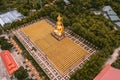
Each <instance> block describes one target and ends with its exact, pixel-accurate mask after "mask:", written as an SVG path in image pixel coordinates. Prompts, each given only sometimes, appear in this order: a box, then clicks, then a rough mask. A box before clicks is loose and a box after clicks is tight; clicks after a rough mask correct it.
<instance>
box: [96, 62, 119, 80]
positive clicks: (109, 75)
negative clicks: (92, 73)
mask: <svg viewBox="0 0 120 80" xmlns="http://www.w3.org/2000/svg"><path fill="white" fill-rule="evenodd" d="M94 80H120V70H119V69H116V68H113V67H112V66H111V65H109V64H108V65H106V66H105V67H104V68H103V70H102V71H101V72H100V73H99V74H98V75H97V76H96V77H95V78H94Z"/></svg>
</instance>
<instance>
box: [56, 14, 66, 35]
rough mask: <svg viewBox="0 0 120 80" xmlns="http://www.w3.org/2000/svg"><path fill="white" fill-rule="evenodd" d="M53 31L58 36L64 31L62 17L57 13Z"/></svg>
mask: <svg viewBox="0 0 120 80" xmlns="http://www.w3.org/2000/svg"><path fill="white" fill-rule="evenodd" d="M54 33H55V34H56V35H58V36H62V34H63V33H64V26H63V23H62V17H61V16H60V15H58V17H57V22H56V28H55V30H54Z"/></svg>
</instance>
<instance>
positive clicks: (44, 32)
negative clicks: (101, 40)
mask: <svg viewBox="0 0 120 80" xmlns="http://www.w3.org/2000/svg"><path fill="white" fill-rule="evenodd" d="M53 29H54V28H53V27H52V26H51V25H50V24H49V23H47V22H46V21H45V20H41V21H40V22H36V23H34V24H31V25H29V26H26V27H25V28H23V29H22V31H23V32H24V33H25V34H26V35H27V36H28V37H29V38H30V40H31V41H32V42H34V43H35V45H36V46H37V47H38V48H39V49H40V50H41V51H43V52H44V54H45V55H46V56H47V57H48V59H49V60H50V61H51V63H52V64H53V65H54V66H55V67H56V68H57V69H58V70H59V71H60V72H61V73H62V74H64V73H65V71H67V70H68V69H69V68H70V67H71V66H72V65H73V64H74V63H76V62H77V61H78V60H80V59H81V58H82V57H83V56H84V55H86V54H88V53H87V51H86V50H84V49H83V48H82V47H80V46H79V45H77V44H76V43H74V42H73V41H72V40H70V39H69V38H68V37H65V38H64V39H63V40H61V41H57V40H56V39H55V38H54V37H53V36H51V34H50V33H51V32H52V31H53Z"/></svg>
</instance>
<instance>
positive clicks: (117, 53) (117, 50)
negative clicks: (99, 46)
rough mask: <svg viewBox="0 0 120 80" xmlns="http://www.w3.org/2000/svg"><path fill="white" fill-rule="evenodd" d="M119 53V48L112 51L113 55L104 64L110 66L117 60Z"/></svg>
mask: <svg viewBox="0 0 120 80" xmlns="http://www.w3.org/2000/svg"><path fill="white" fill-rule="evenodd" d="M119 52H120V47H118V48H117V49H115V50H114V52H113V54H112V55H111V57H110V58H109V59H108V60H107V62H106V63H105V64H110V65H111V64H112V63H114V62H115V61H116V60H117V57H118V56H119Z"/></svg>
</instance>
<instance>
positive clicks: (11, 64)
mask: <svg viewBox="0 0 120 80" xmlns="http://www.w3.org/2000/svg"><path fill="white" fill-rule="evenodd" d="M0 56H1V58H2V61H3V63H4V65H5V67H6V69H7V71H8V74H9V75H11V74H12V73H13V72H14V71H16V70H17V69H18V66H17V64H16V63H15V61H14V59H13V58H12V56H11V53H10V52H9V51H8V50H4V51H2V52H1V53H0Z"/></svg>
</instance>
